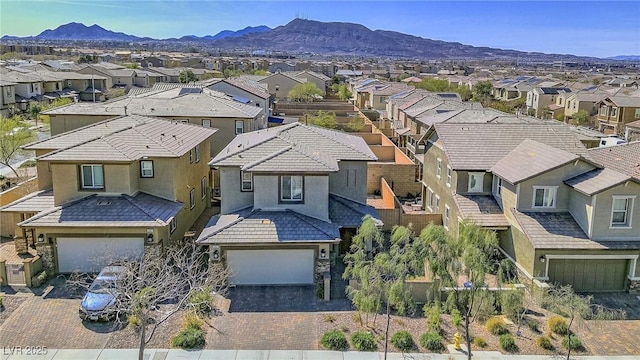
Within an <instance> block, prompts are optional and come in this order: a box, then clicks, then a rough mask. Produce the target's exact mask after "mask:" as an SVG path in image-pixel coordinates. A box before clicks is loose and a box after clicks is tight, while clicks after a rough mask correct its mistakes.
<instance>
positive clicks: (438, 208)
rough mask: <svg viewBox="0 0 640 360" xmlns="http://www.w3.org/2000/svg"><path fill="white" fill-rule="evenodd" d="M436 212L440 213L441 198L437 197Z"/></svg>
mask: <svg viewBox="0 0 640 360" xmlns="http://www.w3.org/2000/svg"><path fill="white" fill-rule="evenodd" d="M435 212H436V213H438V212H440V196H438V195H436V207H435Z"/></svg>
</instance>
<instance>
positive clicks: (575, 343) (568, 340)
mask: <svg viewBox="0 0 640 360" xmlns="http://www.w3.org/2000/svg"><path fill="white" fill-rule="evenodd" d="M569 344H571V350H575V351H584V346H583V345H582V341H580V339H579V338H578V337H577V336H575V335H571V337H569V336H565V337H563V338H562V347H563V348H565V349H569Z"/></svg>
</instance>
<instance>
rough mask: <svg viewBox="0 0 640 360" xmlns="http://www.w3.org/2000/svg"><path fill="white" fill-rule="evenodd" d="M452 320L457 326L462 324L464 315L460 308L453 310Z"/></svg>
mask: <svg viewBox="0 0 640 360" xmlns="http://www.w3.org/2000/svg"><path fill="white" fill-rule="evenodd" d="M451 321H452V322H453V325H454V326H456V327H458V326H460V325H462V315H460V311H458V309H453V310H451Z"/></svg>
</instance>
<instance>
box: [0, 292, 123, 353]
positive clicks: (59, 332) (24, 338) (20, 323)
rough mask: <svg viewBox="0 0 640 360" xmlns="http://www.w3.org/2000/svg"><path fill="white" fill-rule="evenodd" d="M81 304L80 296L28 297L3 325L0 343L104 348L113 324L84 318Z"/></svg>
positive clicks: (7, 344) (2, 344) (4, 344)
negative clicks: (61, 297)
mask: <svg viewBox="0 0 640 360" xmlns="http://www.w3.org/2000/svg"><path fill="white" fill-rule="evenodd" d="M79 306H80V299H43V298H41V297H38V296H31V297H29V298H28V299H27V300H26V301H24V302H23V303H22V304H21V305H20V307H19V308H18V309H16V310H15V311H14V313H13V314H11V316H10V317H9V318H8V319H7V320H6V321H5V322H4V323H3V324H2V326H0V346H3V347H7V346H9V347H10V346H22V347H25V346H46V347H48V348H50V349H55V348H57V349H81V348H85V349H99V348H103V347H104V346H105V344H106V343H107V340H108V339H109V336H111V334H109V333H108V332H109V331H110V329H111V325H110V324H104V323H85V322H83V321H82V320H80V317H79V316H78V307H79Z"/></svg>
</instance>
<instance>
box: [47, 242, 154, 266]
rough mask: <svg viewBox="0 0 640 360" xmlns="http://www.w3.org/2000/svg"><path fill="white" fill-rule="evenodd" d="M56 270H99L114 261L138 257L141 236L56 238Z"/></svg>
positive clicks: (141, 250) (142, 249) (139, 254)
mask: <svg viewBox="0 0 640 360" xmlns="http://www.w3.org/2000/svg"><path fill="white" fill-rule="evenodd" d="M57 252H58V271H60V272H61V273H70V272H75V271H81V272H99V271H100V269H101V268H102V267H104V266H106V265H108V264H110V263H112V262H114V261H118V260H131V259H139V258H141V257H142V255H143V254H144V239H143V238H58V239H57Z"/></svg>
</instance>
